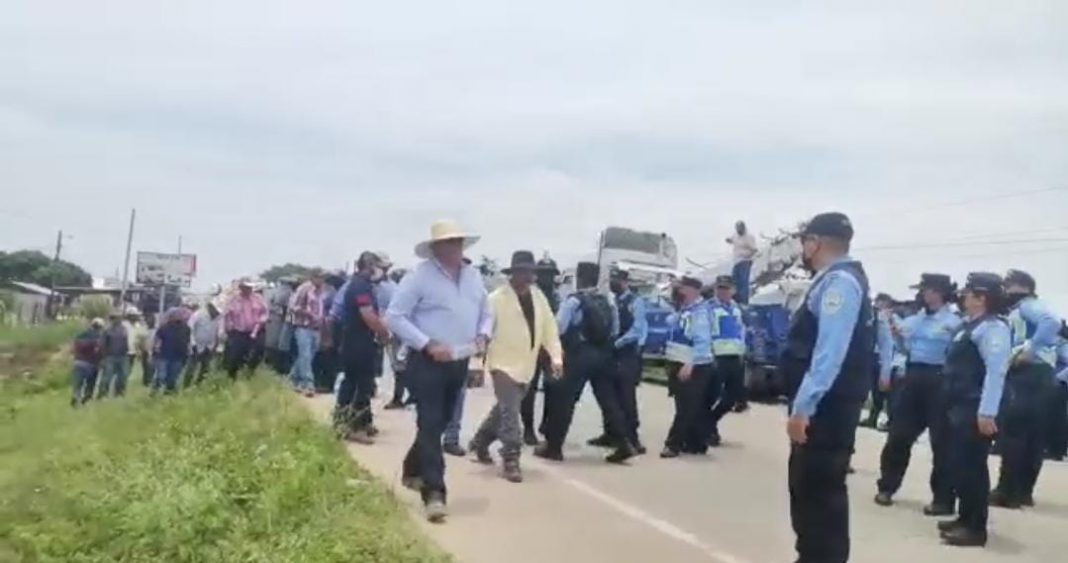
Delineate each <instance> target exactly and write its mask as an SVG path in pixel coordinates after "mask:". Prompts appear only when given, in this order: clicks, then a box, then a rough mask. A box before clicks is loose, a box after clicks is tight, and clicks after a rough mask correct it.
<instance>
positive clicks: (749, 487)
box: [309, 379, 1068, 563]
mask: <svg viewBox="0 0 1068 563" xmlns="http://www.w3.org/2000/svg"><path fill="white" fill-rule="evenodd" d="M384 386H385V387H388V386H389V382H388V379H387V380H386V382H385V385H384ZM381 395H382V396H385V393H382V394H381ZM309 401H310V402H311V404H312V406H313V408H314V410H315V412H316V413H317V414H318V415H319V416H322V417H323V418H324V419H325V417H326V416H327V414H328V412H329V409H330V407H331V405H332V399H331V398H329V397H319V398H316V399H311V400H309ZM640 403H641V414H642V430H641V433H642V436H643V438H644V440H645V441H646V443H647V445H649V446H650V450H651V451H650V455H648V456H644V457H642V458H640V459H638V460H636V461H634V462H633V463H632V464H631V465H630V466H629V467H616V466H609V465H607V464H605V463H604V462H603V461H602V460H601V456H602V455H603V452H601V451H599V450H596V449H594V448H589V447H586V446H584V445H581V446H580V445H577V444H582V443H584V442H585V440H586V439H587V438H589V437H591V436H593V435H594V434H597V433H598V431H599V426H600V415H599V412H598V410H597V407H596V403H595V402H594V401H593V399H592V396H590V395H589V393H587V396H585V397H584V398H583V400H582V403H581V405H580V407H579V411H578V413H577V415H576V418H575V424H574V426H573V427H572V431H571V434H570V437H569V439H570V442H571V445H570V447H569V448H568V449H567V451H566V455H567V461H566V462H564V463H563V464H554V463H550V462H544V461H542V460H539V459H537V458H534V457H533V456H531V455H529V449H528V450H527V451H525V452H524V458H523V466H524V472H525V475H526V478H527V479H526V482H524V483H522V484H518V485H516V484H512V483H508V482H505V481H504V480H502V479H500V478H498V476H497V472H496V469H495V468H491V467H486V466H481V465H478V464H476V463H474V462H472V461H470V460H462V459H457V458H448V460H447V463H448V474H447V481H448V483H449V487H450V492H449V495H450V503H449V504H450V511H451V514H450V519H449V521H448V523H446V524H444V525H438V526H435V525H430V524H426V523H422V524H421V525H422V526H424V527H425V529H426V530H427V531H428V533H429V534H430V535H431V537H433V538H434V539H435V540H436V541H437V542H438V543H439V544H440V545H442V546H443V547H444V548H445V549H447V550H449V551H451V552H452V553H454V554H455V555H456V557H457V559H458V560H459V561H462V562H467V563H483V562H484V563H499V562H500V561H513V562H518V563H525V562H530V563H543V562H545V561H560V562H566V561H583V562H591V563H592V562H599V561H606V562H619V561H656V562H657V563H670V562H676V561H678V562H690V561H694V562H697V561H712V562H720V563H763V562H786V561H792V560H793V549H792V545H793V534H792V532H791V530H790V522H789V516H788V503H787V495H786V483H785V476H786V456H787V447H786V444H785V437H784V432H783V420H784V414H783V410H782V409H781V408H776V407H770V406H756V407H754V408H753V409H751V411H750V412H748V413H746V414H743V415H732V416H730V417H728V419H727V420H725V421H724V423H723V425H722V429H721V430H722V433H723V436H724V439H725V441H726V443H725V444H724V446H723V447H722V448H719V449H717V450H714V451H713V453H712V454H710V455H709V456H707V457H703V458H692V457H691V458H680V459H675V460H661V459H659V458H658V457H656V455H655V454H656V452H658V451H659V445H660V443H661V441H662V440H663V437H664V436H665V434H666V431H667V427H668V425H669V424H670V417H671V413H672V407H671V403H670V400H669V399H668V397H667V396H666V392H665V390H664V389H663V388H661V387H656V386H648V385H646V386H643V387H642V389H641V393H640ZM491 405H492V392H491V390H490V389H488V388H487V389H478V390H474V391H473V392H472V394H470V395H469V396H468V403H467V410H466V417H465V427H464V435H465V437H469V436H470V433H471V432H472V431H473V429H474V427H475V424H476V423H477V421H478V420H479V419H480V417H481V416H482V415H483V414H484V413H485V412H487V411H488V410H489V408H490V406H491ZM378 412H380V413H381V414H379V415H378V426H379V427H380V428H381V429H382V435H381V436H380V438H379V441H378V443H377V444H376V445H374V446H370V447H367V446H356V445H350V446H349V451H350V452H351V454H352V455H353V457H354V458H356V459H357V460H358V461H359V462H360V463H361V464H362V465H363V466H364V467H366V468H368V469H369V470H370V471H372V472H373V473H374V474H376V475H377V476H379V477H380V478H382V479H383V480H385V481H386V482H387V483H390V485H391V486H392V487H394V488H395V490H396V492H397V495H398V497H399V498H401V499H402V501H403V502H405V503H406V504H408V505H409V506H410V507H411V509H412V511H413V515H414V516H415V517H416V518H418V519H419V521H420V522H422V520H421V518H419V515H420V514H421V512H420V504H419V501H418V498H417V495H416V494H414V493H411V492H408V491H406V490H404V489H402V488H401V487H400V467H401V460H402V458H403V456H404V452H405V450H406V449H407V447H408V445H409V444H410V443H411V439H412V435H413V431H414V413H413V412H412V411H378ZM883 440H884V435H883V434H879V433H876V432H874V431H871V430H866V429H861V430H860V431H859V435H858V443H857V453H856V455H855V456H854V466H855V467H856V469H857V473H856V474H855V475H853V476H852V477H851V478H850V496H851V500H852V512H853V519H852V529H853V558H852V560H853V561H858V562H872V563H877V562H884V561H885V562H894V563H899V562H901V561H908V562H916V563H921V562H927V561H939V562H945V563H952V562H958V561H959V562H965V561H967V562H976V563H982V562H987V561H989V562H1000V561H1013V562H1014V563H1015V562H1020V563H1023V562H1030V561H1034V562H1039V561H1044V562H1048V561H1058V560H1064V559H1065V557H1066V555H1065V554H1066V553H1068V464H1063V463H1062V464H1047V466H1046V469H1045V470H1044V472H1043V475H1042V478H1041V482H1040V484H1039V491H1038V493H1037V500H1038V503H1039V504H1038V506H1037V507H1036V508H1034V509H1031V510H1027V511H1022V512H1020V511H1017V512H1010V511H1004V510H1000V509H995V510H994V511H993V512H992V516H991V529H992V538H991V541H990V545H989V546H988V547H987V549H985V550H974V549H971V550H962V549H955V548H948V547H944V546H942V545H940V544H939V541H938V538H937V533H936V532H935V531H934V521H933V520H931V519H928V518H926V517H924V516H923V515H922V514H921V513H920V509H921V507H922V506H923V504H924V503H925V502H927V500H928V492H927V485H926V482H927V474H928V471H929V469H930V454H929V452H928V451H926V447H921V446H917V447H916V448H915V451H914V455H913V466H912V470H910V472H909V474H908V476H907V479H906V483H905V487H904V488H903V490H902V491H901V493H900V494H899V495H898V500H899V502H898V504H897V505H896V506H894V507H892V508H881V507H877V506H875V505H874V504H873V503H872V501H871V498H872V496H873V494H874V483H875V479H876V478H877V475H878V457H879V451H880V449H881V447H882V444H883ZM996 461H997V460H996V458H992V460H991V462H992V470H996V465H995V463H996Z"/></svg>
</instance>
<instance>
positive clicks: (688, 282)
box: [679, 276, 704, 289]
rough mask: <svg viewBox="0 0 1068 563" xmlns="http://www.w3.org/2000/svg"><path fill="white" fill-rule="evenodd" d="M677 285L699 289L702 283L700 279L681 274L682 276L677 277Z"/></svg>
mask: <svg viewBox="0 0 1068 563" xmlns="http://www.w3.org/2000/svg"><path fill="white" fill-rule="evenodd" d="M679 285H685V286H687V287H692V288H694V289H701V287H702V286H703V285H704V284H702V283H701V280H699V279H697V278H695V277H693V276H682V278H681V279H679Z"/></svg>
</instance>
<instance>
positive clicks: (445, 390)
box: [346, 352, 468, 502]
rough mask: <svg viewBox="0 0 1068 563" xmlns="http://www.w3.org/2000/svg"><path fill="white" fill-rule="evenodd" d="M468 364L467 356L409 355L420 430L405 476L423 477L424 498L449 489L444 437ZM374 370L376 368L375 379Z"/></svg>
mask: <svg viewBox="0 0 1068 563" xmlns="http://www.w3.org/2000/svg"><path fill="white" fill-rule="evenodd" d="M467 364H468V362H467V360H462V361H457V362H435V361H433V360H431V359H430V358H427V357H426V356H424V355H422V354H418V353H416V352H412V354H411V355H410V356H408V366H407V369H406V373H407V375H408V389H409V392H411V393H412V395H413V396H414V397H415V405H416V407H415V408H416V422H415V423H416V434H415V442H413V443H412V447H411V448H409V449H408V454H407V455H406V456H405V457H404V476H405V477H419V478H421V479H422V481H423V489H422V496H423V501H424V502H426V501H427V500H428V499H429V498H430V496H431V495H437V494H440V495H441V497H442V498H443V499H444V498H445V495H446V492H447V491H446V488H445V457H444V455H443V454H442V451H441V438H442V434H444V433H445V425H446V424H448V422H449V418H451V417H452V411H453V409H454V408H455V406H456V398H457V397H458V396H459V394H460V389H461V388H462V387H463V386H464V385H466V384H467ZM373 373H374V372H373V369H372V380H373V379H374V377H373ZM347 377H348V374H346V378H347Z"/></svg>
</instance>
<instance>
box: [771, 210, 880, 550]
mask: <svg viewBox="0 0 1068 563" xmlns="http://www.w3.org/2000/svg"><path fill="white" fill-rule="evenodd" d="M801 236H802V249H803V250H802V260H803V263H804V265H805V267H806V269H808V270H809V271H810V272H813V273H816V277H815V279H814V280H813V281H812V285H811V286H810V287H809V290H808V293H807V294H806V296H805V303H804V305H803V306H802V307H801V308H800V309H798V310H797V312H796V313H794V316H793V319H792V320H791V323H790V330H789V334H788V336H787V343H786V351H785V353H784V354H783V357H782V360H781V363H780V369H781V370H782V373H783V374H784V376H785V377H786V382H787V387H788V391H789V397H790V405H791V406H790V418H789V421H788V422H787V425H786V431H787V434H788V435H789V437H790V442H791V448H790V462H789V472H790V474H789V486H790V519H791V521H792V523H793V528H794V532H795V533H796V534H797V542H796V544H795V546H796V549H797V553H798V555H799V557H798V561H799V562H803V563H809V562H820V563H842V562H844V561H848V560H849V496H848V492H847V489H846V471H847V469H848V468H849V458H850V456H851V455H852V451H853V445H854V441H855V439H856V432H857V423H858V422H859V421H860V410H861V406H862V404H863V403H864V399H865V398H866V397H867V394H868V389H869V388H870V386H871V369H872V367H871V362H872V348H873V347H874V345H875V335H874V328H873V325H872V310H871V302H870V301H869V299H868V297H867V295H868V277H867V275H866V274H865V273H864V268H863V267H862V266H861V264H860V262H857V261H855V260H853V259H852V258H850V257H849V254H848V253H849V244H850V241H851V240H852V239H853V225H852V223H850V221H849V218H848V217H846V216H845V215H843V214H841V213H823V214H820V215H817V216H815V217H814V218H812V220H811V221H809V223H808V224H807V225H806V226H805V229H804V231H803V232H802V235H801Z"/></svg>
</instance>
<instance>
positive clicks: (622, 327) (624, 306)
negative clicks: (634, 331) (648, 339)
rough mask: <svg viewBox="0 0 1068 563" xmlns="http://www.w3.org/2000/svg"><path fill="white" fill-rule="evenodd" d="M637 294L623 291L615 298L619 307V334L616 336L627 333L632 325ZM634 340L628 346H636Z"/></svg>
mask: <svg viewBox="0 0 1068 563" xmlns="http://www.w3.org/2000/svg"><path fill="white" fill-rule="evenodd" d="M636 298H637V296H636V295H634V294H633V293H629V292H628V293H625V294H623V295H620V296H619V297H617V298H616V305H617V307H618V308H619V334H618V335H617V336H623V335H624V334H626V333H627V331H628V330H630V328H631V327H632V326H634V309H633V307H634V299H636ZM637 345H638V344H637V343H636V342H634V343H631V344H629V345H628V346H637Z"/></svg>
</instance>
